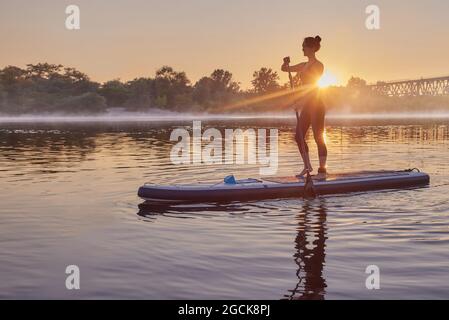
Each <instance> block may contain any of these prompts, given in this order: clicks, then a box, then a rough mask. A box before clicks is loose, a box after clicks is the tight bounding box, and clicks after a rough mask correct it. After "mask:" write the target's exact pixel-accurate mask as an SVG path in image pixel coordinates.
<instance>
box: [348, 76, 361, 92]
mask: <svg viewBox="0 0 449 320" xmlns="http://www.w3.org/2000/svg"><path fill="white" fill-rule="evenodd" d="M346 87H348V88H359V89H361V88H364V87H366V81H365V80H363V79H362V78H358V77H351V79H349V81H348V84H347V85H346Z"/></svg>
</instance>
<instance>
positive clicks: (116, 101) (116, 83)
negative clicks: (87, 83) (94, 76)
mask: <svg viewBox="0 0 449 320" xmlns="http://www.w3.org/2000/svg"><path fill="white" fill-rule="evenodd" d="M98 93H99V94H101V95H102V96H103V97H105V98H106V103H107V105H108V106H109V107H120V106H122V105H123V104H124V103H125V102H126V100H128V98H129V96H130V94H129V90H128V88H127V87H126V86H125V85H124V84H123V83H122V82H120V80H112V81H108V82H105V83H104V84H103V85H102V86H101V88H100V89H99V90H98Z"/></svg>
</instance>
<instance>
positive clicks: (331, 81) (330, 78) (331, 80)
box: [318, 71, 338, 88]
mask: <svg viewBox="0 0 449 320" xmlns="http://www.w3.org/2000/svg"><path fill="white" fill-rule="evenodd" d="M337 83H338V80H337V77H336V76H334V75H333V74H332V73H330V72H329V71H325V72H324V74H323V76H322V77H321V79H320V80H318V86H319V87H320V88H326V87H329V86H333V85H336V84H337Z"/></svg>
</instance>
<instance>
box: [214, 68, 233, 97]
mask: <svg viewBox="0 0 449 320" xmlns="http://www.w3.org/2000/svg"><path fill="white" fill-rule="evenodd" d="M210 78H211V79H212V80H213V86H214V88H213V89H214V90H215V91H223V92H227V93H237V92H239V91H240V86H239V84H238V82H235V81H233V79H232V73H230V72H229V71H226V70H223V69H216V70H214V72H212V74H211V75H210Z"/></svg>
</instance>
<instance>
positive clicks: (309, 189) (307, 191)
mask: <svg viewBox="0 0 449 320" xmlns="http://www.w3.org/2000/svg"><path fill="white" fill-rule="evenodd" d="M284 63H285V64H286V65H287V70H288V79H289V80H290V89H292V91H293V90H294V89H295V84H294V83H293V77H292V73H291V72H290V57H285V58H284ZM295 113H296V120H297V122H298V124H299V113H298V109H297V108H295ZM296 132H297V134H299V141H300V144H301V149H302V152H303V155H304V162H305V163H310V159H309V153H308V152H307V151H306V146H305V144H304V136H303V134H302V131H301V130H296ZM304 195H305V196H307V197H309V196H310V197H315V196H316V194H315V188H314V185H313V179H312V177H311V176H310V172H309V171H307V173H306V181H305V183H304Z"/></svg>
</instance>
